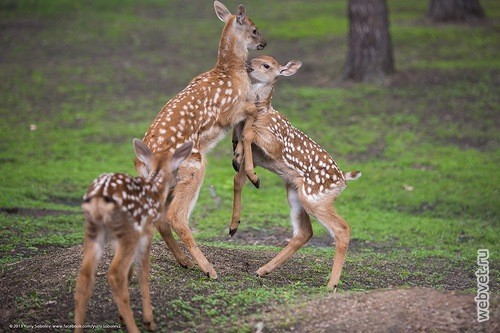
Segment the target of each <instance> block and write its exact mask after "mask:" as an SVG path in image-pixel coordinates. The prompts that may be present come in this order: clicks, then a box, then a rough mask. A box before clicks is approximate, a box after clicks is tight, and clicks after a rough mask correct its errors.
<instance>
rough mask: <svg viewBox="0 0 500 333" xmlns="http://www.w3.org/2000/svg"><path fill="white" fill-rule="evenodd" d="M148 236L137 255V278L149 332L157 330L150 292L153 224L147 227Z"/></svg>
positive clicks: (143, 316)
mask: <svg viewBox="0 0 500 333" xmlns="http://www.w3.org/2000/svg"><path fill="white" fill-rule="evenodd" d="M145 228H147V230H146V233H145V234H146V235H145V236H142V237H141V239H140V240H139V247H138V249H137V254H136V266H137V276H138V279H139V286H140V288H141V296H142V321H143V322H144V326H145V327H146V329H147V330H150V331H154V330H156V324H155V321H154V316H153V307H152V305H151V294H150V291H149V273H150V270H151V258H150V253H151V240H152V239H153V234H154V227H153V225H151V224H148V225H147V226H145Z"/></svg>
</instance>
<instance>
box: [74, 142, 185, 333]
mask: <svg viewBox="0 0 500 333" xmlns="http://www.w3.org/2000/svg"><path fill="white" fill-rule="evenodd" d="M133 145H134V151H135V154H136V156H137V158H138V159H139V160H140V161H141V162H142V163H144V164H145V165H147V166H148V169H149V170H151V173H150V174H149V175H147V176H146V177H142V176H139V177H131V176H129V175H127V174H123V173H105V174H102V175H101V176H99V177H98V178H96V179H95V180H94V181H93V182H92V184H91V185H90V186H89V188H88V190H87V192H86V193H85V195H84V197H83V203H82V209H83V212H84V215H85V219H86V222H87V223H86V231H85V239H84V247H83V262H82V266H81V268H80V271H79V275H78V278H77V282H76V288H75V332H82V331H83V325H84V321H85V312H86V309H87V306H88V302H89V298H90V296H91V294H92V289H93V284H94V275H95V271H96V269H97V264H98V262H99V259H100V258H101V256H102V253H103V250H104V246H105V244H106V243H107V242H108V241H110V240H113V241H114V242H115V255H114V258H113V260H112V262H111V265H110V268H109V274H108V281H109V284H110V287H111V291H112V294H113V297H114V299H115V302H116V304H117V306H118V312H119V314H120V317H121V319H122V320H123V322H124V323H125V325H126V327H127V330H128V331H129V332H139V330H138V329H137V326H136V324H135V321H134V316H133V313H132V309H131V307H130V296H129V291H128V284H129V279H130V277H131V274H132V262H133V261H134V259H135V263H136V269H137V275H138V280H139V285H140V290H141V296H142V306H143V308H142V309H143V322H144V325H145V328H146V329H147V330H150V331H154V330H155V329H156V324H155V321H154V318H153V308H152V306H151V297H150V291H149V270H150V257H149V253H150V249H151V240H152V237H153V234H154V229H155V228H154V223H155V222H156V221H157V220H158V219H159V217H160V216H161V213H162V211H163V210H164V209H165V204H164V203H165V201H166V200H167V196H168V193H169V191H170V188H171V187H172V186H174V185H175V182H176V174H177V170H178V168H179V165H180V164H181V163H182V162H183V161H184V160H185V159H186V158H188V156H189V154H190V153H191V150H192V147H193V143H192V142H186V143H184V144H183V145H182V146H181V147H179V148H178V149H177V150H175V152H174V153H173V154H172V155H164V156H161V157H160V158H158V157H155V156H154V155H153V153H152V152H151V151H150V150H149V148H148V147H147V146H146V145H145V144H144V143H143V142H142V141H141V140H139V139H134V140H133Z"/></svg>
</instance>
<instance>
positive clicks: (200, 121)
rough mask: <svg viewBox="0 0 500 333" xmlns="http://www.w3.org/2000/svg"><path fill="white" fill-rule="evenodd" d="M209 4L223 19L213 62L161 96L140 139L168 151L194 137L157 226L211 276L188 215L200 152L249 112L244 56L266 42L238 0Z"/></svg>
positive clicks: (200, 171) (200, 170) (182, 259)
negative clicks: (165, 98)
mask: <svg viewBox="0 0 500 333" xmlns="http://www.w3.org/2000/svg"><path fill="white" fill-rule="evenodd" d="M214 9H215V12H216V14H217V16H218V17H219V19H220V20H222V21H223V22H225V25H224V29H223V31H222V35H221V38H220V42H219V51H218V58H217V64H216V66H215V68H213V69H212V70H210V71H208V72H206V73H203V74H200V75H199V76H197V77H195V78H194V79H193V80H192V81H191V82H190V83H189V85H188V86H187V87H186V88H185V89H184V90H182V91H181V92H180V93H179V94H178V95H177V96H175V97H174V98H172V99H171V100H170V101H169V102H167V104H166V105H165V106H164V107H163V109H162V110H161V111H160V113H159V114H158V115H157V116H156V119H155V120H154V121H153V123H152V124H151V126H150V127H149V129H148V130H147V132H146V134H145V136H144V139H143V141H144V143H146V145H147V146H148V147H149V148H150V149H151V150H152V151H153V153H154V154H155V155H156V156H163V155H164V154H168V153H171V152H172V151H173V150H174V149H175V148H177V147H179V146H180V145H182V144H183V143H184V142H186V141H192V142H194V147H193V153H192V154H191V156H190V157H189V158H188V159H187V161H186V162H185V163H183V164H182V165H181V166H180V168H179V173H178V178H179V182H178V183H177V185H176V186H175V188H174V189H173V190H172V193H171V195H170V196H169V198H170V202H169V203H168V204H169V208H168V210H167V211H166V214H165V216H163V217H162V219H161V221H160V223H159V224H158V226H157V228H158V231H159V232H160V234H161V236H162V238H163V239H164V241H165V242H166V244H167V246H168V247H169V248H170V250H171V251H172V253H173V255H174V256H175V258H176V260H177V261H178V262H179V263H180V264H181V265H182V266H185V267H188V266H192V262H191V260H190V259H189V258H188V257H187V256H186V254H185V253H183V251H182V250H181V248H180V247H179V245H178V244H177V242H176V241H175V239H174V237H173V235H172V230H171V228H173V229H174V231H175V232H176V233H177V234H178V235H179V238H180V239H181V240H182V242H183V243H184V244H185V245H186V247H187V249H188V250H189V252H190V253H191V255H192V256H193V258H194V259H195V260H196V262H197V264H198V266H199V267H200V268H201V270H202V271H203V272H204V273H205V274H207V275H209V276H210V277H211V278H217V273H216V272H215V270H214V269H213V267H212V265H211V264H210V263H209V262H208V260H207V259H206V258H205V256H204V255H203V253H202V252H201V250H200V249H199V247H198V245H197V244H196V242H195V240H194V237H193V235H192V233H191V230H190V229H189V225H188V222H189V216H190V214H191V211H192V210H193V208H194V205H195V203H196V200H197V198H198V194H199V191H200V188H201V185H202V183H203V178H204V176H205V155H206V154H207V152H208V151H209V150H210V149H211V148H212V147H213V146H215V145H216V144H217V142H218V141H220V139H222V138H223V137H224V135H225V134H226V133H227V132H228V131H229V130H230V129H231V128H233V127H234V126H235V125H236V124H237V123H239V122H240V121H242V120H244V119H246V118H247V117H248V115H249V114H251V113H252V112H255V107H254V105H253V103H247V102H246V100H247V97H248V96H247V95H248V92H249V89H250V80H249V78H248V75H247V72H246V60H247V56H248V50H249V49H257V50H261V49H263V48H264V47H265V46H266V41H265V40H264V38H262V37H261V35H260V34H259V32H258V31H257V28H256V27H255V24H254V23H253V22H252V21H251V20H250V19H249V18H248V16H247V15H246V12H245V7H243V5H240V6H239V7H238V12H237V14H236V15H232V14H231V13H230V12H229V10H228V9H227V8H226V7H225V6H224V5H223V4H222V3H220V2H218V1H215V2H214ZM135 165H136V169H137V171H138V172H139V174H142V175H145V174H147V173H148V168H147V166H145V165H144V164H143V163H141V161H140V160H137V159H136V163H135Z"/></svg>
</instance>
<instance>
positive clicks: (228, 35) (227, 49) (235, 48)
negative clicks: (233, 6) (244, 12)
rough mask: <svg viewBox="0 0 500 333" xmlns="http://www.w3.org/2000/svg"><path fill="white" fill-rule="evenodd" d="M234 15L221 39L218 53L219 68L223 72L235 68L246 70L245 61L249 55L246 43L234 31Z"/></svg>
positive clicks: (223, 31) (225, 27)
mask: <svg viewBox="0 0 500 333" xmlns="http://www.w3.org/2000/svg"><path fill="white" fill-rule="evenodd" d="M234 29H235V28H234V17H232V18H230V19H229V20H228V22H227V23H226V25H225V26H224V29H223V30H222V35H221V38H220V41H219V51H218V55H217V65H216V66H215V67H216V68H217V69H219V70H221V71H223V72H230V71H233V70H235V69H236V70H245V67H246V65H245V61H246V60H247V57H248V49H247V47H246V45H245V44H244V43H243V41H241V40H240V39H239V38H238V35H237V33H236V32H235V31H234Z"/></svg>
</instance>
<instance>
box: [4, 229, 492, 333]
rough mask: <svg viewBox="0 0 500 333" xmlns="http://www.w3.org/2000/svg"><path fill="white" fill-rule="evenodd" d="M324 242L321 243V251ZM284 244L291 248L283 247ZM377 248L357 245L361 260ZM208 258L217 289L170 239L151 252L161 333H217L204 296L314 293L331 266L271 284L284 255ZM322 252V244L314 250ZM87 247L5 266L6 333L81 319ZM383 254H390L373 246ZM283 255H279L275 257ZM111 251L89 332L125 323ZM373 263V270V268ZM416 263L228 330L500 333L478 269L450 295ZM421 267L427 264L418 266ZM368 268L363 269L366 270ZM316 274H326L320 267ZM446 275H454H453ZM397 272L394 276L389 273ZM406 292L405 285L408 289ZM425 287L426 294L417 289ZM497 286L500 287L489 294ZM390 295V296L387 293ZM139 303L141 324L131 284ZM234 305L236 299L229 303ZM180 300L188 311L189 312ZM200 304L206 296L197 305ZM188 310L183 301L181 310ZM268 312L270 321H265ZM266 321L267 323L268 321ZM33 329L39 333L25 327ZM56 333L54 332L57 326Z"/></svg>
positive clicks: (234, 253)
mask: <svg viewBox="0 0 500 333" xmlns="http://www.w3.org/2000/svg"><path fill="white" fill-rule="evenodd" d="M257 237H258V234H257V235H256V234H253V235H252V234H250V235H249V237H248V241H245V239H246V237H244V236H240V238H239V239H238V240H235V241H236V242H238V243H240V244H245V243H246V244H254V243H255V240H256V239H257ZM282 238H283V234H280V233H278V236H277V237H275V238H267V239H264V238H262V239H260V241H259V242H260V244H269V243H275V242H276V241H277V240H278V239H282ZM324 242H326V241H323V240H321V239H320V240H319V241H318V244H319V245H320V246H321V245H322V244H323V243H324ZM280 245H281V246H282V244H280ZM367 246H368V247H371V244H357V245H355V246H354V249H353V251H352V253H351V254H352V255H353V256H355V255H356V253H357V252H358V251H362V250H363V248H366V247H367ZM201 248H202V251H203V252H204V253H205V254H206V255H207V258H208V259H209V260H210V261H211V262H212V263H214V266H215V269H216V270H217V272H218V273H219V279H218V280H216V281H213V280H212V281H211V280H208V279H207V278H205V277H204V276H203V275H202V273H201V272H200V271H199V270H198V269H195V268H193V269H187V270H186V269H183V268H181V267H179V266H178V265H177V264H176V263H175V261H174V259H173V257H172V256H171V254H170V252H169V251H168V250H167V249H166V248H165V246H164V245H163V243H162V242H161V241H156V242H155V243H154V244H153V249H152V272H151V289H152V301H153V305H154V306H155V317H156V320H157V322H158V324H159V325H158V326H159V327H160V329H161V330H162V331H165V332H173V331H197V332H200V331H202V332H203V331H207V332H208V331H210V329H211V327H212V325H211V321H210V318H208V317H203V316H198V317H196V318H194V319H193V318H191V315H193V314H194V313H202V312H203V308H202V307H203V306H205V305H203V304H202V302H199V301H196V297H199V296H201V297H214V293H220V290H225V291H227V292H228V295H231V294H232V292H234V294H236V292H239V291H241V290H250V291H251V290H252V288H253V287H255V288H257V287H262V286H266V287H268V288H269V290H273V289H276V288H281V287H287V286H290V285H292V284H296V283H301V284H302V286H303V287H305V288H316V287H321V286H324V285H325V283H326V279H327V276H328V273H329V267H331V266H330V265H331V262H330V260H328V258H325V259H318V256H314V255H311V254H307V253H299V254H298V255H296V256H295V257H294V258H292V260H290V261H289V262H287V263H286V264H285V265H284V266H283V267H282V268H280V269H279V270H277V271H276V272H274V273H273V274H271V275H269V276H268V277H267V278H264V279H262V278H258V277H256V276H254V275H253V272H254V271H255V270H256V269H257V268H258V267H259V266H260V265H262V264H263V263H265V262H267V261H268V260H270V259H271V258H272V256H273V255H274V254H275V251H270V250H262V249H256V250H247V249H226V248H221V247H218V246H213V245H204V246H202V247H201ZM311 248H312V249H313V250H314V249H315V248H317V246H316V245H313V246H311ZM81 249H82V247H81V246H75V247H71V248H67V249H56V250H54V249H51V250H49V251H48V252H47V254H44V255H38V256H34V257H32V258H30V259H25V260H22V261H20V262H17V263H13V264H11V265H9V266H6V267H4V269H3V271H2V272H1V277H0V313H1V317H0V331H2V330H4V329H5V330H7V329H8V328H9V326H10V325H19V324H23V325H70V324H71V323H72V320H73V317H72V316H73V314H72V312H73V308H74V302H73V290H74V283H75V278H76V274H77V269H78V267H79V265H80V262H81ZM373 249H374V251H375V252H377V251H382V252H383V251H385V250H384V248H383V247H377V246H374V247H373ZM276 250H279V249H276ZM110 258H111V251H110V249H108V251H107V252H106V254H105V256H104V259H103V260H102V262H101V264H100V266H99V268H98V271H97V277H96V282H95V290H94V293H93V296H92V299H91V305H90V307H89V310H88V312H87V313H88V318H87V322H88V323H89V324H115V325H116V324H117V323H118V320H117V318H118V314H117V310H116V306H115V304H114V302H113V300H112V296H111V293H110V291H109V287H108V284H107V268H108V266H109V263H110ZM371 264H372V263H370V262H369V261H368V262H366V265H367V266H369V265H371ZM408 264H409V263H398V264H391V265H392V266H390V267H389V266H385V267H378V268H377V269H378V270H379V273H380V274H376V276H375V277H374V276H370V274H369V273H367V270H366V269H365V268H366V267H361V266H360V265H359V264H356V262H355V261H354V262H350V261H348V262H347V264H346V268H345V278H344V280H345V282H344V284H343V286H342V289H343V290H341V291H340V292H339V293H337V294H327V295H326V296H325V295H316V296H307V298H306V297H305V296H304V298H300V297H299V299H298V300H297V299H294V300H291V301H283V300H276V301H275V302H270V303H266V304H265V305H259V306H257V305H254V306H250V307H248V308H247V309H245V310H243V312H241V313H238V319H237V320H236V322H234V323H232V324H231V325H229V326H227V330H228V331H234V330H237V329H238V327H247V328H250V329H251V330H252V331H255V332H289V331H295V332H332V331H335V332H358V331H367V330H373V331H375V332H403V331H408V332H497V331H498V323H499V321H498V315H499V314H500V313H499V307H498V303H499V302H498V301H499V297H498V296H497V295H493V294H491V295H490V297H491V299H490V317H491V319H490V320H489V321H487V322H486V323H478V322H477V321H476V303H475V301H474V296H475V295H474V294H471V293H470V292H467V290H471V289H473V288H474V281H475V276H474V275H473V273H472V274H471V271H470V269H472V268H470V267H469V268H468V269H463V268H461V267H457V266H456V265H455V266H453V267H452V268H446V269H447V270H448V271H447V272H444V273H443V274H444V275H443V277H444V280H446V281H447V282H446V283H447V284H445V285H444V286H443V288H444V290H440V291H438V290H435V289H431V288H430V287H431V286H432V285H433V282H432V281H430V280H428V279H427V277H426V275H425V274H423V275H415V276H411V277H409V278H404V277H401V276H398V275H397V274H395V272H398V271H401V269H402V268H404V269H407V268H410V269H411V264H410V266H408ZM414 264H415V265H418V264H416V263H414ZM363 266H364V265H363ZM317 267H320V269H318V268H317ZM439 267H447V266H446V263H444V262H440V261H439V260H437V259H432V260H430V261H429V262H428V264H427V268H426V269H428V273H429V274H431V273H432V272H433V271H436V270H439ZM446 269H445V270H446ZM385 271H387V272H392V273H393V274H392V275H394V276H391V277H388V276H386V275H384V272H385ZM358 282H359V283H364V284H365V285H370V284H371V287H370V289H372V288H373V289H378V290H371V291H352V289H355V288H353V286H355V285H357V283H358ZM401 286H406V287H401ZM408 286H417V287H408ZM490 287H491V288H492V289H495V288H496V284H492V285H491V286H490ZM379 288H382V289H379ZM130 289H131V299H132V306H133V309H134V312H135V313H136V317H137V318H139V313H140V294H139V290H138V285H137V282H136V280H135V279H133V280H132V284H131V288H130ZM225 297H230V296H227V295H226V296H225ZM179 300H182V302H186V304H189V306H188V308H187V309H185V311H184V312H183V311H182V309H181V310H179V306H180V305H181V303H179ZM198 300H199V298H198ZM182 304H184V303H182ZM216 311H217V312H218V313H219V314H225V315H228V316H229V315H230V313H226V312H227V311H229V312H230V311H231V310H230V309H225V308H224V305H221V306H216ZM255 314H260V315H262V316H257V315H255ZM262 318H265V319H264V320H263V319H262ZM24 327H25V331H32V330H31V329H26V327H29V326H24ZM52 328H54V327H53V326H52Z"/></svg>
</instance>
